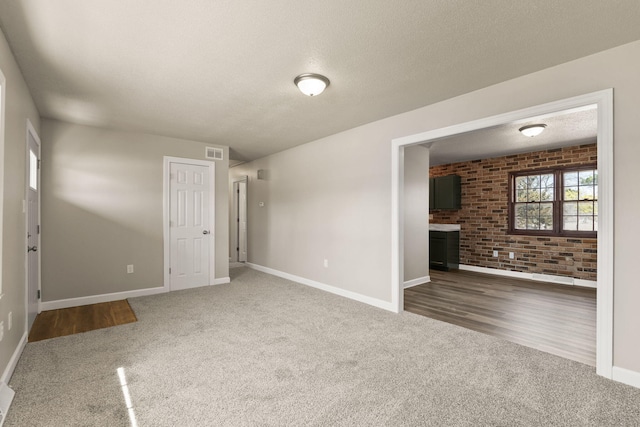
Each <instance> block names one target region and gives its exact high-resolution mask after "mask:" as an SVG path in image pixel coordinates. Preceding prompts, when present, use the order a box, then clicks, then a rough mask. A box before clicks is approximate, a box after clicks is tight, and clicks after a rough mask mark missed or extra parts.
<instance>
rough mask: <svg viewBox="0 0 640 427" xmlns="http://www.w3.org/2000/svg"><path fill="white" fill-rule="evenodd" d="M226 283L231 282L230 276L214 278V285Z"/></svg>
mask: <svg viewBox="0 0 640 427" xmlns="http://www.w3.org/2000/svg"><path fill="white" fill-rule="evenodd" d="M225 283H231V278H230V277H220V278H218V279H213V284H214V285H223V284H225Z"/></svg>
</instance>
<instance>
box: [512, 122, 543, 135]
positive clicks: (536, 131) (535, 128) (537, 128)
mask: <svg viewBox="0 0 640 427" xmlns="http://www.w3.org/2000/svg"><path fill="white" fill-rule="evenodd" d="M546 127H547V125H545V124H543V123H539V124H535V125H527V126H522V127H521V128H520V129H518V130H519V131H520V132H521V133H522V134H523V135H524V136H528V137H530V138H533V137H534V136H538V135H540V134H541V133H542V132H543V131H544V128H546Z"/></svg>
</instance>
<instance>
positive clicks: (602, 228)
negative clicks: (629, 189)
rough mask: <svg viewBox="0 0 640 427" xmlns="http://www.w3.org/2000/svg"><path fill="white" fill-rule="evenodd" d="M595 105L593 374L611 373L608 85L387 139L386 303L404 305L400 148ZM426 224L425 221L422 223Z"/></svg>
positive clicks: (610, 115) (610, 123)
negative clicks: (388, 236)
mask: <svg viewBox="0 0 640 427" xmlns="http://www.w3.org/2000/svg"><path fill="white" fill-rule="evenodd" d="M593 105H596V106H597V108H598V188H599V190H598V273H597V274H598V276H597V281H598V284H597V286H598V292H597V316H596V318H597V324H596V372H597V373H598V374H599V375H602V376H603V377H606V378H612V375H613V267H614V259H613V250H614V241H613V240H614V236H613V225H614V224H613V219H614V218H613V208H614V205H613V89H606V90H602V91H598V92H593V93H589V94H585V95H581V96H576V97H573V98H567V99H563V100H559V101H555V102H549V103H547V104H542V105H537V106H533V107H529V108H524V109H521V110H517V111H512V112H509V113H505V114H499V115H497V116H492V117H487V118H484V119H479V120H474V121H471V122H467V123H461V124H458V125H453V126H449V127H446V128H441V129H435V130H431V131H427V132H423V133H419V134H415V135H409V136H406V137H402V138H396V139H394V140H392V141H391V289H392V294H391V304H392V307H393V308H394V311H396V312H398V313H399V312H402V311H403V309H404V292H403V291H404V289H403V286H401V284H402V283H404V271H403V270H404V266H403V260H404V241H403V236H404V234H403V233H404V224H403V221H404V219H403V218H404V198H403V194H404V148H405V147H407V146H410V145H416V144H423V143H426V142H429V141H435V140H437V139H441V138H444V137H448V136H451V135H456V134H460V133H465V132H471V131H474V130H479V129H484V128H488V127H491V126H498V125H502V124H505V123H513V122H518V121H521V120H525V119H531V118H544V117H548V116H551V115H554V114H555V113H557V112H559V111H567V110H573V109H575V110H580V109H582V108H585V107H587V106H593ZM425 225H426V224H425Z"/></svg>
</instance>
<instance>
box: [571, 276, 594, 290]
mask: <svg viewBox="0 0 640 427" xmlns="http://www.w3.org/2000/svg"><path fill="white" fill-rule="evenodd" d="M573 286H580V287H582V288H593V289H597V288H598V281H596V280H586V279H576V278H575V277H574V278H573Z"/></svg>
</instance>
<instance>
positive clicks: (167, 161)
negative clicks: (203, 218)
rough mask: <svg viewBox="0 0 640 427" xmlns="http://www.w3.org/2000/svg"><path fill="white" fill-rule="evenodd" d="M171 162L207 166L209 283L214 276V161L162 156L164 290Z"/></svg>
mask: <svg viewBox="0 0 640 427" xmlns="http://www.w3.org/2000/svg"><path fill="white" fill-rule="evenodd" d="M172 163H181V164H187V165H195V166H206V167H208V168H209V224H210V225H211V227H210V228H211V238H210V239H208V240H209V262H210V264H209V285H213V284H215V277H216V252H215V250H216V244H215V242H216V239H217V237H218V236H217V233H216V221H215V220H216V210H215V200H216V197H215V196H216V188H215V171H216V169H215V166H216V164H215V162H213V161H207V160H197V159H186V158H182V157H170V156H164V169H163V187H162V228H163V236H162V240H163V245H164V284H163V288H164V290H165V292H169V291H171V275H170V274H169V268H170V267H171V239H170V236H171V235H170V227H169V221H170V219H171V215H170V210H169V208H170V206H169V202H170V201H171V182H170V178H171V177H170V172H171V164H172Z"/></svg>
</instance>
